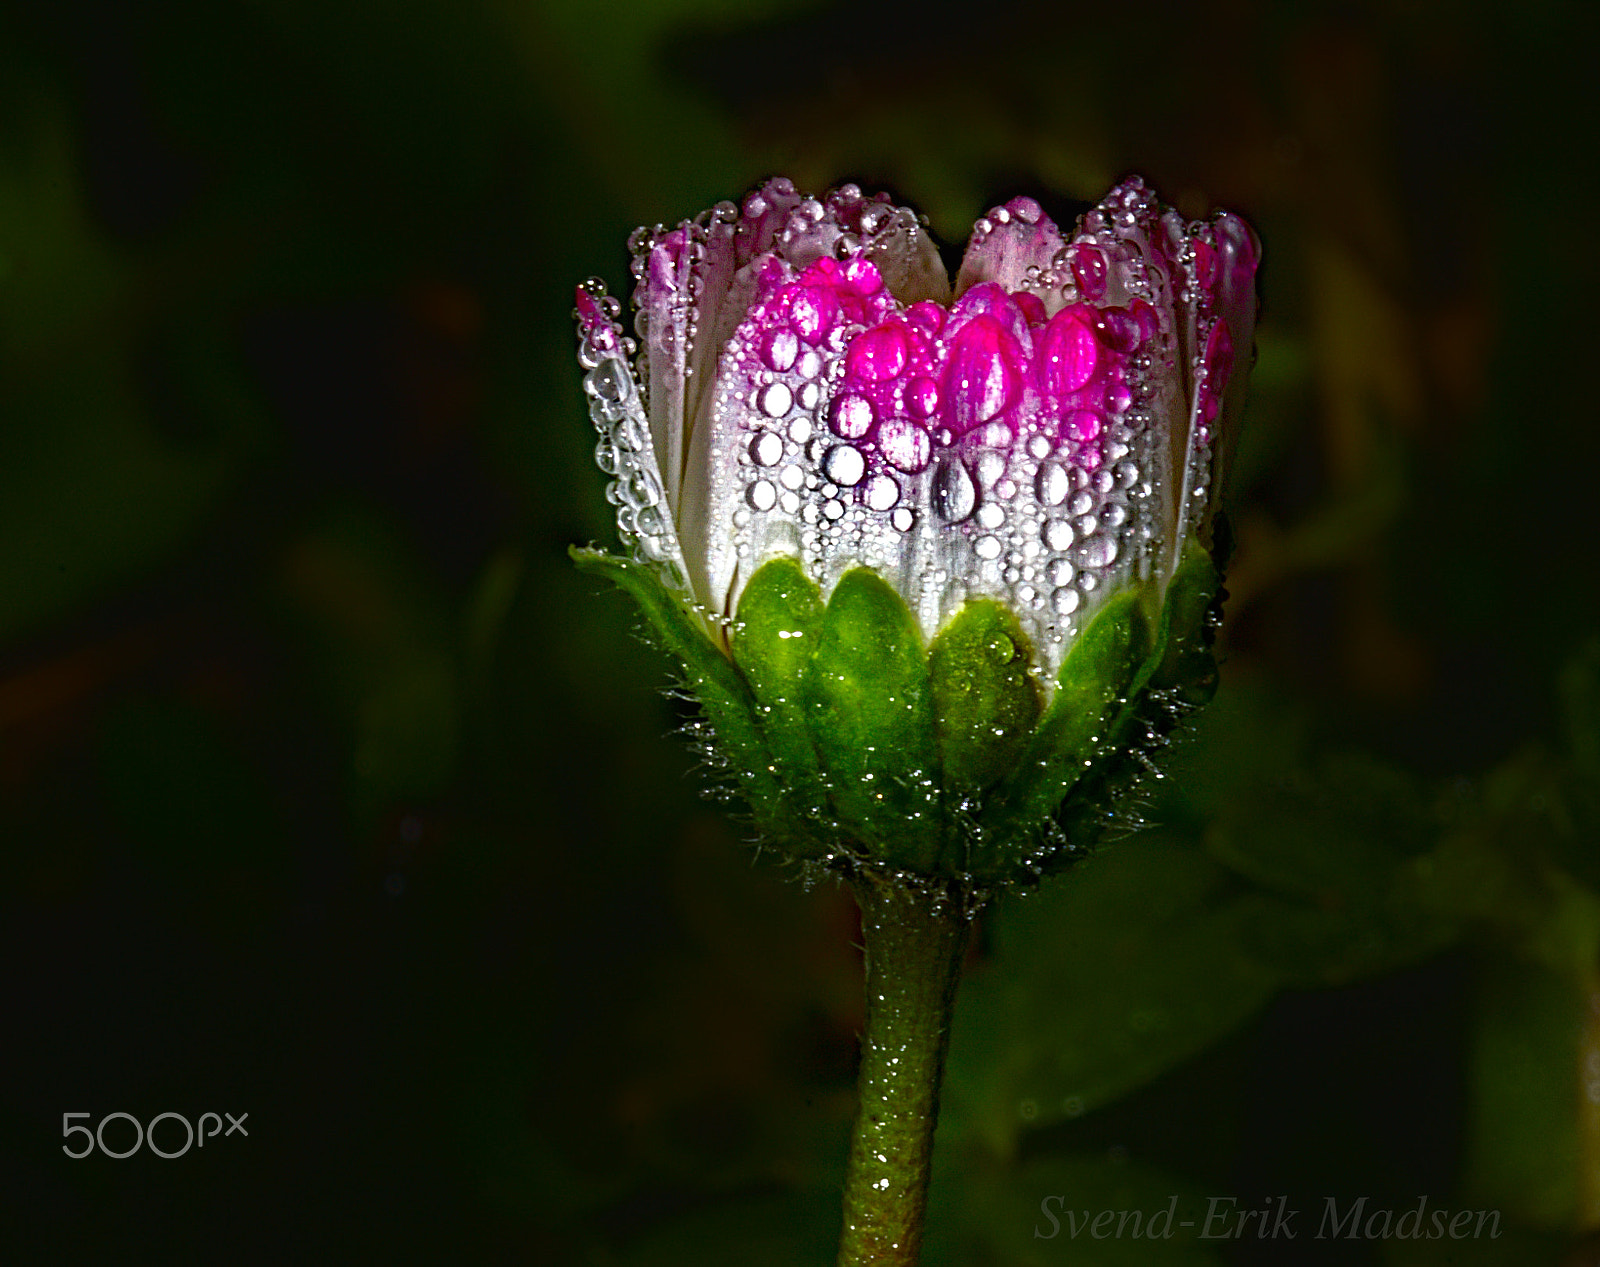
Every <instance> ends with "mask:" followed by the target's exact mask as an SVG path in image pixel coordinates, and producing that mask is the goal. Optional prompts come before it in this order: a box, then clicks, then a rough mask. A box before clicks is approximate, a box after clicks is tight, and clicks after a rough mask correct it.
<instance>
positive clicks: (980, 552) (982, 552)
mask: <svg viewBox="0 0 1600 1267" xmlns="http://www.w3.org/2000/svg"><path fill="white" fill-rule="evenodd" d="M972 549H973V551H974V552H975V553H976V554H977V556H978V557H979V558H980V559H998V558H999V557H1000V542H999V540H998V539H997V538H995V537H979V538H978V539H977V540H976V541H975V542H973V543H972Z"/></svg>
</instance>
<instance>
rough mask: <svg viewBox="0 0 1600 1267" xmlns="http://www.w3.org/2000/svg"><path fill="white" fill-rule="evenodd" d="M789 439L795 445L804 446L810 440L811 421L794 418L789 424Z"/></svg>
mask: <svg viewBox="0 0 1600 1267" xmlns="http://www.w3.org/2000/svg"><path fill="white" fill-rule="evenodd" d="M789 439H791V440H793V441H794V442H795V443H796V444H804V443H805V442H806V441H807V440H809V439H811V419H809V418H796V419H795V420H794V421H793V422H791V423H790V424H789Z"/></svg>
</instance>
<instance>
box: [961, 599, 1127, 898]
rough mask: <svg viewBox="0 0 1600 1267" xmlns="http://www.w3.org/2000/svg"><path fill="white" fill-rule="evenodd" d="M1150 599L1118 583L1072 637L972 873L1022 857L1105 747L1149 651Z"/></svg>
mask: <svg viewBox="0 0 1600 1267" xmlns="http://www.w3.org/2000/svg"><path fill="white" fill-rule="evenodd" d="M1147 603H1148V592H1147V590H1146V588H1145V587H1143V586H1133V587H1130V588H1128V589H1125V590H1123V591H1122V592H1121V593H1119V594H1117V595H1116V596H1115V597H1113V598H1112V599H1111V600H1110V601H1108V602H1107V603H1106V605H1105V606H1104V607H1102V608H1101V609H1100V611H1099V613H1098V614H1096V616H1095V617H1094V619H1093V620H1091V621H1090V622H1089V626H1088V628H1087V629H1085V630H1084V631H1083V632H1082V633H1080V634H1079V635H1078V638H1077V640H1076V641H1075V642H1074V643H1073V644H1072V650H1071V651H1069V652H1068V653H1067V658H1066V660H1065V661H1064V662H1063V663H1062V665H1061V672H1060V674H1059V675H1058V677H1057V679H1056V693H1055V697H1054V698H1053V699H1052V700H1051V701H1050V707H1049V708H1048V709H1047V710H1046V711H1045V714H1044V716H1043V717H1042V718H1041V719H1040V721H1039V725H1038V728H1037V729H1036V730H1035V731H1034V732H1033V735H1032V737H1031V739H1030V740H1029V742H1028V744H1027V747H1026V748H1025V749H1024V750H1023V752H1022V754H1021V755H1020V757H1019V758H1018V759H1017V762H1016V765H1015V767H1014V769H1013V771H1012V773H1011V774H1010V775H1009V776H1008V777H1007V778H1005V779H1004V780H1002V782H1001V783H1000V784H999V786H998V787H996V788H995V790H994V792H993V794H992V795H991V796H990V797H989V798H988V800H987V802H986V803H985V805H984V808H983V812H982V815H981V817H980V820H979V821H980V828H981V834H982V838H983V839H984V840H985V841H988V842H991V848H989V849H986V850H983V851H982V852H981V853H980V854H979V855H978V856H975V857H974V858H973V859H972V863H973V870H974V871H975V872H976V873H978V874H980V875H982V876H985V877H987V876H989V875H990V874H991V873H992V874H993V876H994V878H1002V877H1004V876H1006V875H1010V874H1011V873H1012V872H1013V871H1014V870H1015V868H1016V867H1018V866H1019V865H1022V864H1023V863H1024V862H1025V860H1026V859H1027V858H1028V856H1029V855H1030V854H1032V853H1033V852H1034V851H1035V849H1036V848H1037V846H1038V843H1039V836H1040V832H1041V830H1042V829H1043V828H1044V827H1045V826H1046V824H1047V823H1048V822H1049V820H1050V819H1052V818H1053V816H1054V815H1055V812H1056V809H1057V807H1058V806H1059V805H1060V804H1061V802H1062V799H1063V798H1064V797H1065V795H1066V794H1067V792H1068V791H1069V790H1070V789H1071V788H1072V787H1073V786H1074V785H1075V784H1077V783H1078V782H1079V781H1080V780H1081V779H1082V778H1083V776H1084V774H1085V772H1086V771H1088V770H1090V769H1092V768H1093V766H1094V763H1095V761H1096V760H1097V759H1099V758H1100V757H1101V756H1102V755H1103V754H1104V753H1105V752H1106V750H1107V739H1108V731H1109V730H1110V728H1111V725H1112V722H1113V721H1114V719H1115V715H1116V711H1117V710H1118V709H1119V708H1120V707H1121V705H1122V703H1123V701H1124V699H1126V698H1127V695H1128V692H1129V691H1130V690H1131V689H1132V688H1133V685H1134V682H1135V679H1136V678H1137V677H1138V676H1139V673H1140V670H1141V669H1143V668H1145V667H1146V665H1147V662H1148V660H1149V658H1150V653H1151V650H1152V647H1151V643H1152V631H1151V628H1150V619H1149V617H1148V615H1147V614H1146V605H1147Z"/></svg>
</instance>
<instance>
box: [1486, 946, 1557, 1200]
mask: <svg viewBox="0 0 1600 1267" xmlns="http://www.w3.org/2000/svg"><path fill="white" fill-rule="evenodd" d="M1586 1005H1587V999H1586V998H1585V997H1584V994H1583V991H1582V990H1581V989H1580V988H1579V987H1578V986H1577V984H1576V983H1575V982H1573V981H1571V980H1570V979H1565V978H1563V977H1562V976H1559V975H1557V974H1555V973H1553V972H1551V971H1550V970H1549V969H1548V968H1544V967H1540V966H1537V965H1532V964H1522V963H1518V962H1516V961H1514V960H1498V961H1491V962H1489V963H1488V964H1487V965H1486V966H1485V972H1484V979H1483V989H1482V994H1481V996H1480V999H1479V1002H1478V1009H1477V1021H1476V1032H1475V1034H1474V1035H1473V1040H1472V1055H1471V1060H1472V1081H1471V1097H1472V1104H1471V1119H1472V1132H1471V1137H1470V1145H1469V1152H1468V1158H1467V1173H1466V1180H1465V1188H1466V1190H1467V1191H1468V1192H1469V1193H1471V1194H1472V1195H1471V1200H1472V1201H1473V1202H1474V1204H1483V1205H1486V1206H1493V1207H1496V1208H1499V1209H1501V1210H1503V1211H1504V1212H1505V1213H1506V1215H1507V1216H1508V1217H1513V1218H1516V1219H1519V1220H1521V1221H1523V1222H1526V1223H1530V1224H1532V1225H1534V1226H1536V1227H1543V1228H1549V1229H1561V1228H1564V1227H1566V1226H1568V1225H1569V1224H1570V1221H1571V1219H1572V1215H1573V1212H1574V1210H1575V1208H1576V1205H1577V1199H1578V1193H1577V1181H1578V1173H1579V1166H1578V1161H1579V1143H1578V1135H1577V1122H1578V1094H1579V1056H1578V1042H1579V1038H1580V1035H1581V1029H1582V1018H1583V1015H1584V1009H1585V1007H1586Z"/></svg>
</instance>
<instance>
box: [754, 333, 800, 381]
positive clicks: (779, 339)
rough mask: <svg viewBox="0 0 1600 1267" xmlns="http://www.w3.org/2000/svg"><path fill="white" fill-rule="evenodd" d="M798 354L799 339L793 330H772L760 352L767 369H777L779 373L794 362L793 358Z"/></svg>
mask: <svg viewBox="0 0 1600 1267" xmlns="http://www.w3.org/2000/svg"><path fill="white" fill-rule="evenodd" d="M799 355H800V340H799V339H797V338H796V337H795V334H794V331H793V330H774V331H773V332H772V333H771V334H770V335H769V336H768V337H767V346H766V350H765V352H764V353H763V354H762V359H763V360H765V361H766V363H767V368H768V369H774V370H778V371H779V372H780V373H781V372H782V371H784V370H786V369H788V368H789V367H790V366H791V365H793V364H794V362H795V358H796V357H797V356H799Z"/></svg>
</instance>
